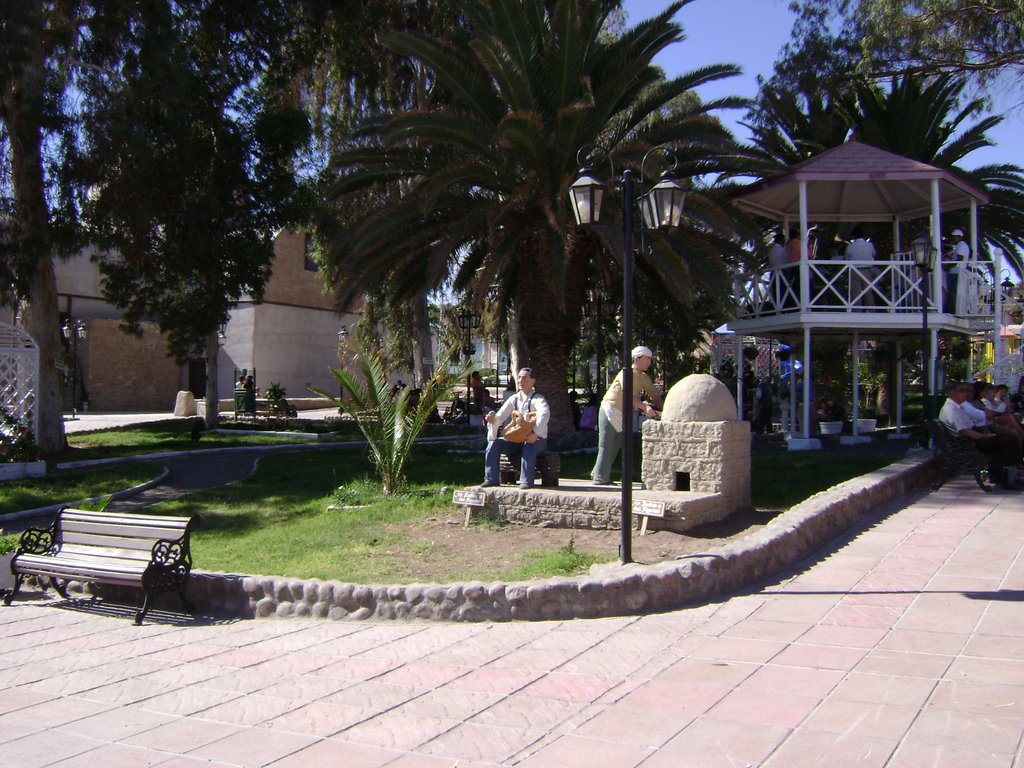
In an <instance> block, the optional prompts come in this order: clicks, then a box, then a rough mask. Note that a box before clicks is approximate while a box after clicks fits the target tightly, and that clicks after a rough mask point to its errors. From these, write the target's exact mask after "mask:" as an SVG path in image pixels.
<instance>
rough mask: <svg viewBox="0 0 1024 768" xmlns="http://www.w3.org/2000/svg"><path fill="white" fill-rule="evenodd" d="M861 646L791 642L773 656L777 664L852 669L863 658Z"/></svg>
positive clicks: (863, 651)
mask: <svg viewBox="0 0 1024 768" xmlns="http://www.w3.org/2000/svg"><path fill="white" fill-rule="evenodd" d="M865 653H866V651H865V650H863V649H861V648H840V647H834V646H828V645H810V644H805V643H793V644H792V645H790V646H789V647H788V648H786V650H784V651H782V652H781V653H780V654H779V655H778V656H776V657H775V659H774V661H775V662H776V663H777V664H789V665H791V666H794V667H813V668H815V669H853V668H854V667H855V666H856V665H857V662H859V661H860V660H861V659H863V658H864V655H865Z"/></svg>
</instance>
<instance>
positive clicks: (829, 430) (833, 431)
mask: <svg viewBox="0 0 1024 768" xmlns="http://www.w3.org/2000/svg"><path fill="white" fill-rule="evenodd" d="M818 430H819V431H820V432H821V434H823V435H839V434H842V431H843V422H841V421H822V422H820V423H819V424H818Z"/></svg>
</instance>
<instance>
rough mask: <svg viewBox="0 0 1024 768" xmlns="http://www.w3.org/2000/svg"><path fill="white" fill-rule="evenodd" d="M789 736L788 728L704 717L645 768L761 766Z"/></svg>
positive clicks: (672, 741) (661, 751)
mask: <svg viewBox="0 0 1024 768" xmlns="http://www.w3.org/2000/svg"><path fill="white" fill-rule="evenodd" d="M789 733H790V731H789V729H787V728H778V727H773V726H768V725H757V724H754V723H737V722H732V721H730V720H718V719H716V718H713V717H702V718H700V719H698V720H695V721H694V722H693V723H691V724H690V725H688V726H687V727H686V728H684V729H683V731H682V732H681V733H679V734H678V735H677V736H676V737H675V738H673V739H672V740H671V741H669V742H668V744H666V745H665V746H664V747H663V748H662V749H661V750H659V752H658V754H657V755H655V756H653V757H651V758H650V759H649V760H648V761H647V762H645V763H644V764H643V768H679V767H680V766H686V768H735V766H747V765H759V764H760V763H761V761H763V760H764V759H765V758H766V757H767V756H768V755H769V754H771V752H772V751H773V750H774V749H775V748H776V747H777V746H778V745H779V744H780V743H781V742H782V741H783V740H784V739H785V738H786V737H787V736H788V735H789Z"/></svg>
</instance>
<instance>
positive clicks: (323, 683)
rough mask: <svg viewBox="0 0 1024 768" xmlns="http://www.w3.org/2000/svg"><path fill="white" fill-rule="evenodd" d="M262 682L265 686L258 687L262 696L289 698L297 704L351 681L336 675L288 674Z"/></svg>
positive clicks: (333, 691) (343, 686)
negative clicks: (340, 678)
mask: <svg viewBox="0 0 1024 768" xmlns="http://www.w3.org/2000/svg"><path fill="white" fill-rule="evenodd" d="M275 681H276V682H275ZM264 684H265V685H266V687H264V688H260V689H258V690H259V692H260V694H262V695H263V696H274V697H277V698H284V699H291V700H292V701H294V702H297V703H298V704H309V703H311V702H314V701H316V700H317V699H322V698H324V697H325V696H330V695H331V694H332V693H337V692H338V691H340V690H343V689H344V688H347V687H348V686H349V685H351V682H350V681H347V680H339V679H338V678H336V677H316V676H314V675H288V676H286V677H284V678H269V679H266V680H264Z"/></svg>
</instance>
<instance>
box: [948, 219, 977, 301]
mask: <svg viewBox="0 0 1024 768" xmlns="http://www.w3.org/2000/svg"><path fill="white" fill-rule="evenodd" d="M950 237H952V238H953V247H952V248H951V249H950V250H949V252H948V253H947V254H946V257H945V258H944V259H943V261H944V263H945V264H946V266H947V268H948V270H949V271H948V272H947V273H946V290H945V293H944V294H943V301H942V311H943V312H948V313H950V314H956V311H957V308H958V306H959V303H958V301H957V291H958V290H959V287H960V272H961V270H962V269H963V265H964V264H966V263H967V261H968V260H969V259H970V258H971V246H969V245H968V244H967V241H966V240H964V231H963V230H962V229H954V230H953V231H952V232H951V233H950ZM950 265H951V266H950Z"/></svg>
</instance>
